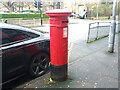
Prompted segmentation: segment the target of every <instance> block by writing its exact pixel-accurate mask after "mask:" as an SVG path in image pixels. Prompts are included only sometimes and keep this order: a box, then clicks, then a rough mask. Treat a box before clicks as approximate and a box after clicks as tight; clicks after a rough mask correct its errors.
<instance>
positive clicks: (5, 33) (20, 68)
mask: <svg viewBox="0 0 120 90" xmlns="http://www.w3.org/2000/svg"><path fill="white" fill-rule="evenodd" d="M1 30H2V47H1V48H2V78H3V82H4V81H7V80H9V79H11V78H14V77H16V76H18V75H20V74H22V73H23V72H24V71H25V68H24V67H25V64H26V60H27V55H26V54H25V52H24V44H23V40H24V39H25V37H24V35H22V34H21V33H19V32H18V31H16V30H14V29H1Z"/></svg>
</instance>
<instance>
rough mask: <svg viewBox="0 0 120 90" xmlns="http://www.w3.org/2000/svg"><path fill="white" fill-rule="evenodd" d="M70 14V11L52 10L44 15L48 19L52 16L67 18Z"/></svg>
mask: <svg viewBox="0 0 120 90" xmlns="http://www.w3.org/2000/svg"><path fill="white" fill-rule="evenodd" d="M70 14H71V12H70V11H68V10H65V9H54V10H50V11H47V12H46V15H48V16H50V17H54V16H69V15H70Z"/></svg>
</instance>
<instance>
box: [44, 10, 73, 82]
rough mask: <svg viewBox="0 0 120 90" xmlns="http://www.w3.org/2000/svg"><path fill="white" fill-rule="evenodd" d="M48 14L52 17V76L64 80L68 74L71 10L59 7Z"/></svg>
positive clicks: (57, 79)
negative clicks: (69, 18)
mask: <svg viewBox="0 0 120 90" xmlns="http://www.w3.org/2000/svg"><path fill="white" fill-rule="evenodd" d="M46 14H47V15H48V16H49V17H50V58H51V61H50V64H51V66H50V67H51V78H52V79H53V80H55V81H64V80H66V79H67V76H68V75H67V71H68V16H69V15H70V14H71V12H68V11H64V10H61V9H57V10H51V11H47V12H46Z"/></svg>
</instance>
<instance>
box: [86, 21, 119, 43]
mask: <svg viewBox="0 0 120 90" xmlns="http://www.w3.org/2000/svg"><path fill="white" fill-rule="evenodd" d="M119 26H120V23H116V33H118V32H120V28H119ZM110 27H111V22H94V23H90V24H89V30H88V37H87V43H89V42H92V41H95V40H98V39H100V38H104V37H107V36H108V35H109V30H110Z"/></svg>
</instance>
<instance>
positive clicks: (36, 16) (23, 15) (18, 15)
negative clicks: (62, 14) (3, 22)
mask: <svg viewBox="0 0 120 90" xmlns="http://www.w3.org/2000/svg"><path fill="white" fill-rule="evenodd" d="M0 16H1V18H40V14H0ZM43 18H48V16H46V14H43Z"/></svg>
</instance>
